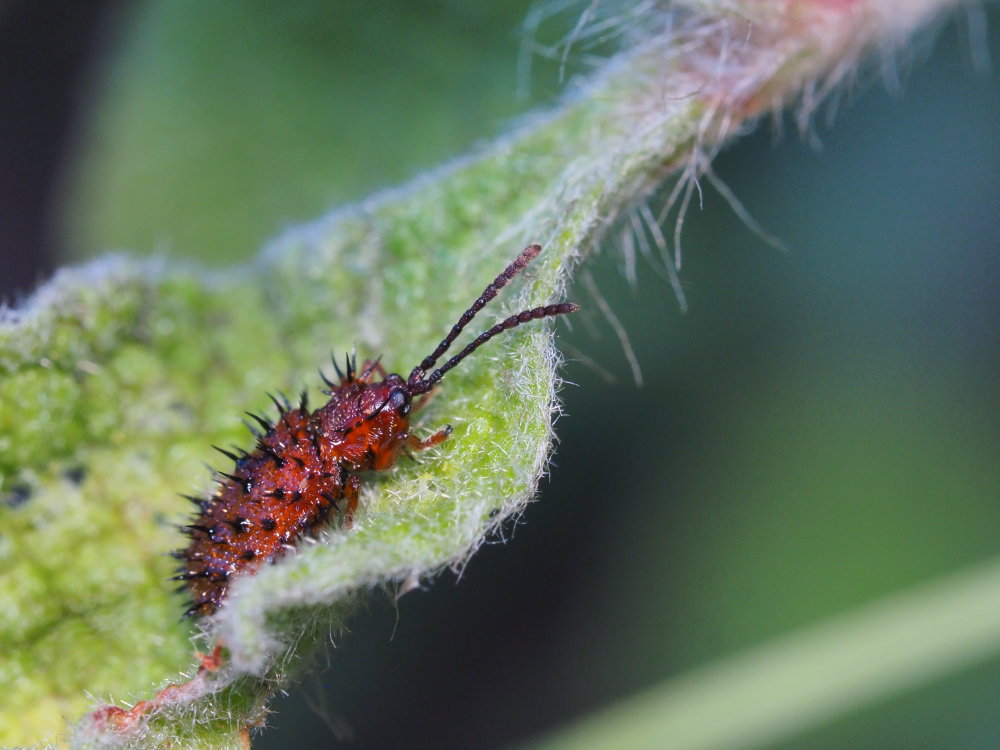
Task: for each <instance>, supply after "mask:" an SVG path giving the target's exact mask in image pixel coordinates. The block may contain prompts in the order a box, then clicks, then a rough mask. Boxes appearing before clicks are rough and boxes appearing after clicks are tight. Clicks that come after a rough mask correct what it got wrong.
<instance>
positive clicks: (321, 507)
mask: <svg viewBox="0 0 1000 750" xmlns="http://www.w3.org/2000/svg"><path fill="white" fill-rule="evenodd" d="M541 250H542V248H541V246H539V245H529V246H528V247H526V248H525V249H524V250H523V251H522V252H521V254H520V255H518V256H517V258H516V259H515V260H514V261H513V262H512V263H511V264H510V265H509V266H507V268H505V269H504V270H503V272H502V273H500V275H498V276H497V277H496V278H495V279H494V280H493V281H492V282H491V283H490V284H489V285H488V286H487V287H486V288H485V289H484V290H483V293H482V294H481V295H480V296H479V298H478V299H477V300H476V301H475V302H474V303H473V304H472V306H471V307H469V309H468V310H466V311H465V312H464V313H463V314H462V316H461V317H460V318H459V319H458V321H457V322H456V323H455V324H454V325H453V326H452V328H451V331H450V332H449V333H448V335H447V336H445V338H444V339H443V340H442V341H441V343H440V344H438V346H437V348H436V349H434V351H433V352H431V354H429V355H428V356H426V357H425V358H424V359H423V360H422V361H421V362H420V364H419V365H417V366H416V367H414V368H413V370H411V371H410V374H409V376H408V377H406V378H404V377H403V376H401V375H399V374H396V373H388V372H386V370H385V368H384V367H383V366H382V365H381V363H380V361H379V360H374V361H369V362H365V363H364V364H363V365H362V367H361V368H360V369H358V367H357V362H356V358H355V357H350V356H349V357H348V358H347V361H346V366H345V369H344V371H342V370H341V369H340V367H339V366H338V364H337V362H336V361H334V368H335V370H336V372H337V377H338V379H339V382H333V381H331V380H329V379H328V378H326V376H322V373H321V376H322V377H323V380H324V382H325V383H326V385H327V388H328V390H325V391H323V392H324V393H325V394H326V395H328V396H329V397H330V398H329V401H327V402H326V404H324V405H323V406H321V407H319V408H318V409H316V410H315V411H310V410H309V405H308V401H307V398H306V394H305V392H303V394H302V397H301V399H300V401H299V403H298V405H297V407H294V408H293V407H292V405H291V404H290V403H289V402H288V401H287V399H286V400H283V401H282V400H279V399H277V398H274V397H273V396H272V397H271V399H272V401H273V402H274V404H275V406H276V407H277V410H278V414H279V417H278V419H277V421H276V422H274V423H271V422H269V421H268V420H266V419H265V418H264V417H261V416H259V415H256V414H250V413H249V412H248V415H249V416H250V417H251V419H253V420H254V421H255V422H256V423H257V425H258V426H259V427H260V429H257V427H255V426H254V425H253V424H250V423H247V426H248V427H249V428H250V430H251V432H253V433H254V435H255V436H256V438H257V442H256V445H255V446H254V449H253V450H252V451H249V452H248V451H240V452H239V453H238V454H237V453H232V452H230V451H227V450H224V449H221V448H216V450H219V451H220V452H221V453H223V454H224V455H225V456H227V457H228V458H230V459H232V460H233V461H234V463H235V466H234V468H233V470H232V472H229V473H225V472H220V473H219V479H218V481H219V487H218V489H217V490H216V491H215V493H214V494H213V495H212V496H211V497H208V498H198V497H188V496H185V497H188V499H189V500H191V501H192V502H193V503H195V505H196V506H197V508H198V511H197V513H196V517H195V518H194V519H193V523H190V524H188V525H187V526H185V527H184V529H185V530H186V532H187V533H188V535H189V536H190V537H191V541H190V544H189V545H188V547H187V549H184V550H178V551H177V552H175V553H173V554H174V557H176V558H177V559H179V560H181V561H182V565H181V567H180V570H179V572H178V575H177V576H175V577H174V579H173V580H180V581H184V584H182V586H181V589H182V590H183V589H184V588H187V589H188V590H189V592H190V595H191V599H192V604H191V606H190V607H189V608H188V610H187V611H186V612H185V614H186V615H188V616H205V615H211V614H213V613H214V612H215V611H216V610H217V609H218V608H219V607H220V606H221V605H222V604H223V602H224V600H225V597H226V594H227V592H228V590H229V585H230V582H231V580H232V578H233V577H234V576H237V575H241V574H244V573H250V572H253V571H256V570H257V569H258V568H259V567H260V566H261V565H262V564H264V563H265V562H268V561H270V560H273V559H275V558H276V557H278V556H280V555H281V554H282V553H283V552H284V551H285V550H287V549H289V548H290V547H291V545H292V544H293V543H294V542H295V540H297V539H298V538H299V537H301V536H302V535H303V534H313V533H316V532H317V531H318V530H319V529H321V528H323V526H324V525H325V524H326V523H327V519H328V516H329V514H330V512H331V510H340V509H341V506H343V514H344V520H343V526H344V528H345V529H350V528H351V527H352V524H353V519H354V515H355V513H356V511H357V506H358V497H359V493H360V488H361V475H362V473H363V472H366V471H384V470H386V469H389V468H390V467H392V465H393V464H395V462H396V460H397V459H398V458H399V456H400V454H401V453H402V452H404V451H407V450H410V451H423V450H426V449H428V448H431V447H432V446H435V445H438V444H440V443H442V442H443V441H445V440H447V439H448V436H449V435H450V434H451V425H447V426H445V427H443V428H441V429H439V430H437V431H436V432H434V433H433V434H431V435H430V436H428V437H426V438H420V437H418V436H416V435H414V434H413V433H411V432H410V416H411V413H412V412H413V411H415V410H416V409H418V408H419V407H420V406H422V405H423V404H424V403H425V402H426V399H427V397H428V395H429V394H430V393H431V391H432V390H433V389H434V388H435V387H436V386H437V385H438V384H439V383H440V382H441V379H442V378H443V377H444V376H445V374H446V373H447V372H448V371H449V370H451V369H452V368H454V367H455V366H456V365H458V364H459V363H460V362H461V361H462V360H463V359H465V358H466V357H467V356H469V355H470V354H472V352H474V351H475V350H476V349H478V348H479V347H480V346H482V345H483V344H485V343H486V342H487V341H489V340H490V339H492V338H493V337H494V336H497V335H498V334H500V333H502V332H503V331H507V330H510V329H512V328H516V327H517V326H519V325H522V324H524V323H528V322H530V321H533V320H540V319H542V318H548V317H553V316H556V315H565V314H567V313H572V312H575V311H576V310H577V309H579V308H578V306H577V305H575V304H573V303H571V302H561V303H557V304H551V305H543V306H541V307H534V308H531V309H528V310H523V311H521V312H519V313H517V314H515V315H511V316H510V317H508V318H506V319H505V320H503V321H501V322H499V323H497V324H496V325H494V326H493V327H492V328H490V329H488V330H486V331H484V332H483V333H481V334H480V335H479V336H477V337H476V338H475V340H473V341H472V342H471V343H469V344H468V345H467V346H465V348H463V349H462V350H461V351H460V352H458V354H455V355H454V356H452V357H451V358H450V359H448V360H447V361H446V362H445V363H444V364H443V365H441V366H440V367H435V365H436V364H437V362H438V360H439V359H441V357H442V356H443V355H444V354H445V352H447V351H448V349H449V348H450V347H451V345H452V343H454V341H455V339H456V338H457V337H458V335H459V334H460V333H461V332H462V330H463V329H464V328H465V326H467V325H468V324H469V322H470V321H471V320H472V319H473V318H474V317H475V316H476V314H477V313H478V312H479V311H480V310H482V309H483V307H485V306H486V304H487V303H489V302H490V300H492V299H493V298H494V297H496V296H497V294H498V293H499V292H500V290H501V289H503V288H504V287H505V286H506V285H507V284H508V283H509V282H510V281H511V280H512V279H513V278H515V277H516V276H517V275H518V274H520V273H521V271H522V270H524V267H525V266H527V265H528V263H530V262H531V261H532V260H533V259H534V258H535V257H537V256H538V254H539V253H540V252H541Z"/></svg>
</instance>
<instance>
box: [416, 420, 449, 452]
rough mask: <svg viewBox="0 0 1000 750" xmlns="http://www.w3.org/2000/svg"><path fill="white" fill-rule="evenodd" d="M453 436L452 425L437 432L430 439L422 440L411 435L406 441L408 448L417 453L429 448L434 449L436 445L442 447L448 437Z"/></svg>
mask: <svg viewBox="0 0 1000 750" xmlns="http://www.w3.org/2000/svg"><path fill="white" fill-rule="evenodd" d="M449 435H451V425H450V424H449V425H445V426H444V427H442V428H441V429H440V430H438V431H437V432H435V433H434V434H433V435H431V436H430V437H429V438H425V439H423V440H421V439H420V438H418V437H417V436H416V435H410V436H409V437H408V438H407V439H406V447H407V448H410V449H411V450H415V451H425V450H427V449H428V448H433V447H434V446H435V445H440V444H441V443H443V442H444V441H445V440H447V439H448V436H449Z"/></svg>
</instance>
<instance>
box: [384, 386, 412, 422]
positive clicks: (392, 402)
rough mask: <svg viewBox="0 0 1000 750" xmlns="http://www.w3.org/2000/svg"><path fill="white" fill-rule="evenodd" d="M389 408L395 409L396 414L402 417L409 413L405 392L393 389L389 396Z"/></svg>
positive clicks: (400, 389) (408, 403)
mask: <svg viewBox="0 0 1000 750" xmlns="http://www.w3.org/2000/svg"><path fill="white" fill-rule="evenodd" d="M389 408H391V409H395V410H396V413H398V414H400V415H401V416H404V417H405V416H406V415H407V414H409V413H410V402H409V401H408V400H407V398H406V392H405V391H404V390H403V389H402V388H395V389H393V391H392V393H390V394H389Z"/></svg>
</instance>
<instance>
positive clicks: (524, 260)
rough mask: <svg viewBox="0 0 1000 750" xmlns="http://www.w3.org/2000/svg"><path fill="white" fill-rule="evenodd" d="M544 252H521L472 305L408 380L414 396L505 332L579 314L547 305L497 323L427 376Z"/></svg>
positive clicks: (535, 248) (567, 306)
mask: <svg viewBox="0 0 1000 750" xmlns="http://www.w3.org/2000/svg"><path fill="white" fill-rule="evenodd" d="M541 251H542V247H541V245H528V246H527V247H526V248H524V250H522V251H521V254H520V255H518V256H517V258H515V259H514V262H513V263H511V264H510V265H509V266H507V268H505V269H504V270H503V272H502V273H500V275H499V276H497V277H496V278H495V279H493V281H492V282H491V283H490V284H489V285H488V286H487V287H486V289H484V290H483V293H482V294H481V295H479V299H477V300H476V301H475V302H473V303H472V306H471V307H470V308H469V309H468V310H466V311H465V312H464V313H462V317H460V318H459V319H458V322H457V323H455V325H454V326H452V329H451V331H450V332H449V333H448V335H447V336H445V337H444V339H443V340H442V341H441V343H440V344H438V346H437V348H436V349H435V350H434V351H433V352H431V354H430V355H428V356H427V357H425V358H424V360H423V361H422V362H421V363H420V364H419V365H418V366H417V367H415V368H413V372H411V373H410V377H409V380H408V381H407V384H408V385H409V386H410V391H411V393H413V394H417V393H425V392H427V391H429V390H430V389H431V388H433V387H434V385H435V383H437V382H438V381H439V380H441V378H442V377H444V374H445V373H446V372H448V370H450V369H452V368H453V367H454V366H455V365H457V364H458V363H459V362H461V361H462V360H463V359H465V358H466V357H468V356H469V355H470V354H472V352H474V351H475V350H476V349H478V348H479V347H480V346H482V345H483V344H485V343H486V342H487V341H489V340H490V339H491V338H493V337H494V336H496V335H497V334H499V333H501V332H502V331H507V330H510V329H511V328H516V327H517V326H519V325H521V324H522V323H527V322H528V321H531V320H539V319H541V318H548V317H552V316H553V315H564V314H566V313H571V312H576V311H577V310H578V309H579V306H578V305H574V304H573V303H572V302H562V303H559V304H556V305H543V306H542V307H535V308H532V309H530V310H522V311H521V312H519V313H517V314H516V315H511V316H510V317H509V318H507V319H506V320H503V321H501V322H500V323H497V324H496V325H495V326H493V327H492V328H490V329H489V330H488V331H484V332H483V333H481V334H480V335H479V336H478V337H476V339H475V340H474V341H473V342H472V343H470V344H469V345H468V346H466V347H465V348H464V349H462V351H460V352H459V353H458V354H456V355H455V356H454V357H452V358H451V359H449V360H448V361H447V362H446V363H445V364H444V365H442V366H441V367H439V368H438V369H436V370H434V372H432V373H431V374H430V376H429V377H426V378H425V377H424V375H425V374H426V373H427V371H428V370H430V369H431V368H432V367H433V366H434V363H435V362H437V361H438V359H440V358H441V355H442V354H444V353H445V352H446V351H447V350H448V347H450V346H451V345H452V343H453V342H454V341H455V339H456V338H458V335H459V334H460V333H461V332H462V330H463V329H464V328H465V326H467V325H468V324H469V321H471V320H472V319H473V318H474V317H476V314H477V313H478V312H479V311H480V310H482V309H483V308H484V307H485V306H486V304H487V303H488V302H489V301H490V300H492V299H493V298H494V297H496V296H497V294H499V293H500V290H501V289H503V288H504V287H505V286H507V284H509V283H510V281H511V279H513V278H514V277H516V276H517V275H518V274H520V273H521V271H523V270H524V267H525V266H527V265H528V264H529V263H530V262H531V261H532V260H534V259H535V258H536V257H537V256H538V254H539V253H540V252H541Z"/></svg>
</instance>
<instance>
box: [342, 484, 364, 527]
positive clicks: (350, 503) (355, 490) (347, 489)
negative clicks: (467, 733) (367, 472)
mask: <svg viewBox="0 0 1000 750" xmlns="http://www.w3.org/2000/svg"><path fill="white" fill-rule="evenodd" d="M360 490H361V477H359V476H358V475H357V474H352V475H351V476H350V477H349V478H348V480H347V484H346V485H344V497H346V498H347V508H346V509H345V510H344V528H345V529H350V528H351V527H353V526H354V511H356V510H357V509H358V497H359V494H360Z"/></svg>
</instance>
